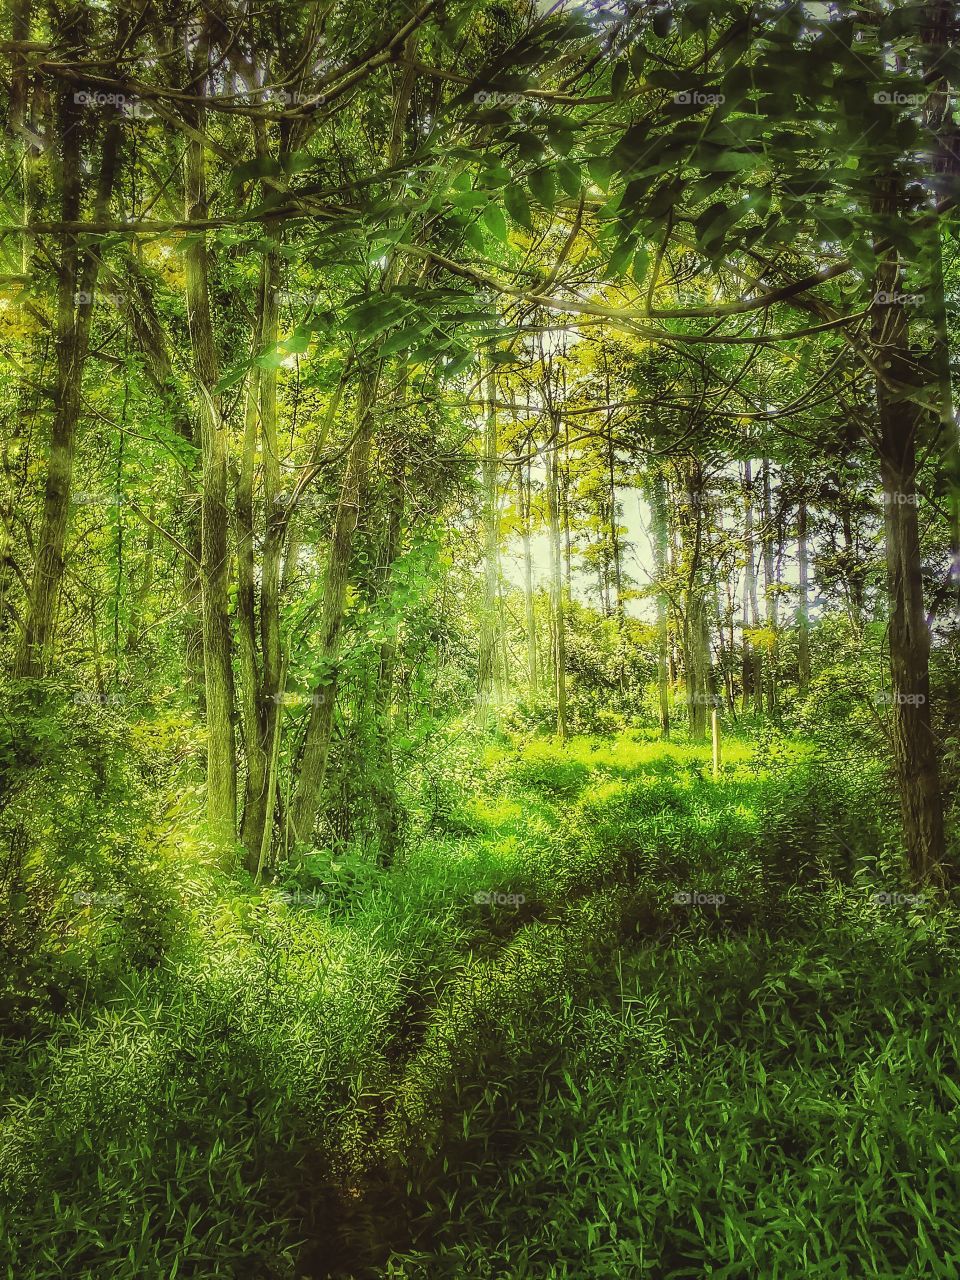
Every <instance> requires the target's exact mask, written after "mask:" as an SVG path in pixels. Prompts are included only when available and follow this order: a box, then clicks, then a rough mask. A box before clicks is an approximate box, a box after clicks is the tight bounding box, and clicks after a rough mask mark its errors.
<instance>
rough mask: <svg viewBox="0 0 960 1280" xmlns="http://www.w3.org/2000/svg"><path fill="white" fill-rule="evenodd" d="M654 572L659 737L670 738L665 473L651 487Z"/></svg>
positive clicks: (660, 472) (656, 472)
mask: <svg viewBox="0 0 960 1280" xmlns="http://www.w3.org/2000/svg"><path fill="white" fill-rule="evenodd" d="M650 515H651V520H650V523H651V534H652V538H651V541H652V543H653V572H654V582H655V586H656V592H657V693H658V701H659V718H660V736H661V737H662V738H669V737H670V638H669V633H668V628H667V619H668V599H667V592H666V589H665V583H666V578H667V572H668V567H669V566H668V563H667V558H668V548H669V537H668V528H667V482H666V479H665V478H664V475H663V472H662V471H659V470H657V471H654V473H653V479H652V482H651V486H650Z"/></svg>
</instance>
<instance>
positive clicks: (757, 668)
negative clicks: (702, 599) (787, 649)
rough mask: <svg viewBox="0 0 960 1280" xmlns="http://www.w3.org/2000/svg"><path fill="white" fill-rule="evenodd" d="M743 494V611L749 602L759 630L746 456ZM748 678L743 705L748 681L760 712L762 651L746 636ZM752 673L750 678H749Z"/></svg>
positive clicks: (750, 485)
mask: <svg viewBox="0 0 960 1280" xmlns="http://www.w3.org/2000/svg"><path fill="white" fill-rule="evenodd" d="M743 494H744V498H743V501H744V530H743V544H744V563H745V568H744V587H743V590H744V596H745V603H744V613H745V614H746V606H747V605H748V604H749V607H750V626H751V628H752V629H753V630H754V631H756V630H758V629H759V626H760V605H759V601H758V599H757V569H756V551H755V548H754V537H753V505H754V503H753V463H752V461H751V460H750V459H749V458H747V460H746V462H745V463H744V464H743ZM743 652H744V664H745V668H746V670H745V678H744V703H743V709H744V711H746V710H747V698H746V689H747V684H748V683H749V686H750V692H751V694H752V695H753V709H754V711H757V712H762V711H763V654H762V653H761V651H760V650H759V649H758V648H757V647H756V645H754V644H752V643H751V642H749V641H748V639H747V637H746V636H745V637H744V642H743ZM747 674H749V680H748V679H747V678H746V677H747Z"/></svg>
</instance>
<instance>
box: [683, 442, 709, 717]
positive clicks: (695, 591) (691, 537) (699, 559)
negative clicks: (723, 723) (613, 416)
mask: <svg viewBox="0 0 960 1280" xmlns="http://www.w3.org/2000/svg"><path fill="white" fill-rule="evenodd" d="M683 490H684V493H683V502H682V505H681V518H680V536H681V540H682V547H683V559H684V569H685V575H684V576H685V582H684V599H683V650H684V652H683V657H684V669H685V673H686V685H687V717H688V721H689V724H690V736H691V737H692V738H695V739H701V738H704V737H706V733H707V722H708V715H707V710H708V708H709V707H710V705H711V704H712V700H713V699H712V683H713V682H712V676H711V662H710V624H709V614H708V607H707V599H706V581H705V576H706V575H705V565H704V559H705V555H704V550H705V549H704V484H703V467H702V465H701V464H700V462H699V461H698V460H697V459H695V458H687V459H686V460H685V462H684V472H683Z"/></svg>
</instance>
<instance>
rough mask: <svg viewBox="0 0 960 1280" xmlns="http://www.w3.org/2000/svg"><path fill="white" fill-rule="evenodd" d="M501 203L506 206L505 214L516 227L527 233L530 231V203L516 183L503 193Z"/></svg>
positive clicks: (531, 224) (531, 225)
mask: <svg viewBox="0 0 960 1280" xmlns="http://www.w3.org/2000/svg"><path fill="white" fill-rule="evenodd" d="M503 203H504V205H505V206H506V210H507V213H509V215H510V217H511V218H512V219H513V221H514V222H516V223H517V224H518V226H521V227H524V228H525V229H526V230H527V231H530V230H531V229H532V227H533V222H532V220H531V217H530V203H529V201H528V200H527V195H526V192H525V191H524V190H523V188H522V187H520V186H518V185H517V184H516V183H511V184H510V186H509V187H507V188H506V189H505V191H504V193H503Z"/></svg>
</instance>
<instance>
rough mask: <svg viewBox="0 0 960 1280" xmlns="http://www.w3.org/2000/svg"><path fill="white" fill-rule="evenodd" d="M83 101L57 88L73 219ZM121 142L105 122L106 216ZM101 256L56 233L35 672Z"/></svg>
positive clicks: (50, 611)
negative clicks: (53, 374) (51, 404)
mask: <svg viewBox="0 0 960 1280" xmlns="http://www.w3.org/2000/svg"><path fill="white" fill-rule="evenodd" d="M82 110H83V107H82V105H80V104H78V103H76V102H75V101H74V95H73V94H72V93H70V92H68V91H66V90H64V91H63V92H62V93H61V94H60V98H59V106H58V110H57V125H58V132H59V135H60V140H61V147H62V154H61V157H60V168H59V174H58V185H59V188H60V208H61V216H62V219H63V221H64V222H72V221H76V220H78V219H79V217H80V208H81V153H80V140H81V137H82V133H83V130H82V127H81V121H80V115H81V112H82ZM119 144H120V125H119V123H118V122H116V121H111V123H110V124H108V125H107V127H106V130H105V133H104V140H103V150H102V155H101V158H100V167H99V179H98V183H97V197H96V214H95V217H96V218H98V219H99V218H104V217H106V216H107V214H108V212H109V207H110V200H111V196H112V194H113V186H114V180H115V176H116V170H117V156H118V150H119ZM99 270H100V256H99V254H98V253H95V252H90V251H88V252H85V253H84V254H83V256H82V259H81V258H80V254H79V250H78V244H77V239H76V237H75V236H74V235H73V234H72V233H71V232H67V233H65V234H64V235H63V236H62V238H61V257H60V270H59V287H58V294H57V329H56V332H57V397H56V408H55V410H54V415H53V423H52V426H51V431H50V448H49V454H48V457H47V479H46V491H45V494H44V503H43V523H42V525H41V529H40V539H39V544H38V547H37V556H36V564H35V566H34V573H33V582H32V584H31V589H30V597H29V600H28V602H27V616H26V625H25V628H24V634H23V637H22V641H21V647H20V650H19V653H18V655H17V660H16V665H15V671H16V673H17V674H18V675H21V676H39V675H42V674H43V673H44V672H45V671H47V670H48V669H49V668H50V666H51V663H52V661H53V658H54V645H55V640H56V635H55V632H56V620H57V612H58V609H59V605H60V595H61V588H62V585H63V573H64V552H65V548H66V539H67V527H68V524H69V518H70V494H71V487H72V483H73V464H74V457H75V453H76V431H77V423H78V420H79V417H80V404H81V394H82V389H83V371H84V367H85V365H86V361H87V352H88V350H89V346H90V326H91V322H92V315H93V299H94V295H95V293H96V289H97V277H98V275H99Z"/></svg>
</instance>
